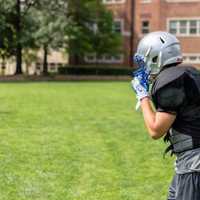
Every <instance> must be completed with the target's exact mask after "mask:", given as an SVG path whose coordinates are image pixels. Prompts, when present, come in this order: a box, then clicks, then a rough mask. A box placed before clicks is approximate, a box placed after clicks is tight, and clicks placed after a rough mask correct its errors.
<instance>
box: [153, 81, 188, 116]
mask: <svg viewBox="0 0 200 200" xmlns="http://www.w3.org/2000/svg"><path fill="white" fill-rule="evenodd" d="M185 97H186V95H185V90H184V84H183V82H182V80H179V79H178V80H174V81H173V82H170V83H169V84H167V85H166V86H164V87H163V88H161V89H159V90H158V91H157V92H156V99H157V106H156V110H157V111H158V112H167V113H170V114H177V113H178V111H179V109H180V108H181V107H182V106H183V103H184V101H185Z"/></svg>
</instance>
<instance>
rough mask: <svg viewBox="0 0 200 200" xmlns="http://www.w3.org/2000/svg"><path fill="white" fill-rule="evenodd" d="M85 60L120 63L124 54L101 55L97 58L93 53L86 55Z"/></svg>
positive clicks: (88, 61) (89, 61)
mask: <svg viewBox="0 0 200 200" xmlns="http://www.w3.org/2000/svg"><path fill="white" fill-rule="evenodd" d="M84 60H85V62H87V63H107V64H109V63H116V64H120V63H123V60H124V56H123V54H118V55H115V56H111V55H106V54H105V55H102V56H99V57H98V58H97V57H96V55H95V54H90V55H86V56H85V57H84Z"/></svg>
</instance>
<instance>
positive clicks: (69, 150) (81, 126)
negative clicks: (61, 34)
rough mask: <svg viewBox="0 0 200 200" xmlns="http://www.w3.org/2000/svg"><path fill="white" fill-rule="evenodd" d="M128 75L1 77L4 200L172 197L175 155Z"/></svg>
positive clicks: (0, 190)
mask: <svg viewBox="0 0 200 200" xmlns="http://www.w3.org/2000/svg"><path fill="white" fill-rule="evenodd" d="M134 106H135V98H134V95H133V94H132V91H131V88H130V85H129V83H128V82H106V83H105V82H104V83H100V82H77V83H76V82H74V83H20V84H16V83H10V84H0V200H33V199H34V200H158V199H159V200H165V199H166V193H167V189H168V184H169V182H170V179H171V176H172V175H173V164H172V162H173V160H172V158H169V157H167V158H166V159H163V157H162V153H163V149H164V147H165V145H164V144H163V142H162V141H153V140H151V139H150V138H149V136H148V135H147V134H146V131H145V129H144V125H143V120H142V115H141V113H136V112H135V111H134Z"/></svg>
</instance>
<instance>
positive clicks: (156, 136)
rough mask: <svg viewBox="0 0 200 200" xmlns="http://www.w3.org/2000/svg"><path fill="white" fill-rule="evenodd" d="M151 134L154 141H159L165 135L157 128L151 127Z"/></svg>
mask: <svg viewBox="0 0 200 200" xmlns="http://www.w3.org/2000/svg"><path fill="white" fill-rule="evenodd" d="M149 134H150V136H151V138H152V139H153V140H158V139H160V138H161V137H162V136H163V135H164V134H163V132H162V131H161V130H160V129H159V128H158V127H156V126H153V127H151V129H150V130H149Z"/></svg>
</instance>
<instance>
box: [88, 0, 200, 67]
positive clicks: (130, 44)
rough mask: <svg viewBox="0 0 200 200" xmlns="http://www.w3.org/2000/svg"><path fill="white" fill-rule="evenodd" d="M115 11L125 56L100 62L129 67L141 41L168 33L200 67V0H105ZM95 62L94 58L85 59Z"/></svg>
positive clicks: (192, 62)
mask: <svg viewBox="0 0 200 200" xmlns="http://www.w3.org/2000/svg"><path fill="white" fill-rule="evenodd" d="M103 3H104V4H105V5H106V6H107V8H108V9H109V10H111V11H112V12H113V16H114V21H115V23H114V27H115V30H116V31H118V32H120V33H121V34H122V36H123V49H124V53H122V54H120V55H118V56H115V57H110V56H106V55H105V56H104V58H102V60H99V62H101V63H105V64H109V63H110V64H111V63H112V64H120V65H126V66H127V65H130V63H131V62H130V59H131V55H133V54H134V52H135V49H136V46H137V43H138V41H139V40H140V39H141V38H142V37H143V36H144V35H145V34H147V33H149V32H152V31H158V30H163V31H169V32H171V33H173V34H175V35H176V36H177V37H178V39H179V40H180V41H181V44H182V50H183V55H184V59H185V61H186V62H187V63H191V64H194V65H197V66H199V67H200V12H199V10H200V0H103ZM85 61H86V62H88V63H92V62H95V58H94V57H93V58H92V57H90V58H87V57H86V59H85Z"/></svg>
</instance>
